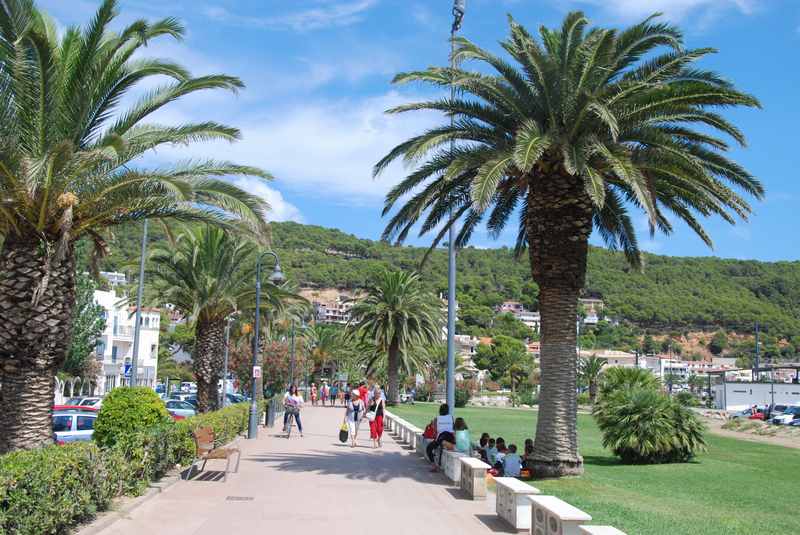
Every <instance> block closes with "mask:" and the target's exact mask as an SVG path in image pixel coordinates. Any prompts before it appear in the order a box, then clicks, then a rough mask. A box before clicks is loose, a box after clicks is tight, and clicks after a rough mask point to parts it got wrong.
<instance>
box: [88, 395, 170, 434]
mask: <svg viewBox="0 0 800 535" xmlns="http://www.w3.org/2000/svg"><path fill="white" fill-rule="evenodd" d="M169 421H170V416H169V413H168V412H167V408H166V406H165V405H164V402H163V401H161V399H159V397H158V395H157V394H156V393H155V392H153V390H152V389H150V388H147V387H144V386H140V387H121V388H115V389H114V390H112V391H111V392H110V393H109V394H108V395H107V396H106V397H105V399H104V400H103V406H102V407H101V408H100V412H99V413H98V414H97V421H96V422H95V424H94V435H93V438H94V441H95V442H96V443H97V444H98V445H100V446H103V447H109V446H113V445H114V444H116V442H117V440H119V439H120V438H123V437H130V436H131V435H134V434H135V433H137V432H140V431H145V430H147V429H151V428H153V427H156V426H159V425H163V424H165V423H167V422H169Z"/></svg>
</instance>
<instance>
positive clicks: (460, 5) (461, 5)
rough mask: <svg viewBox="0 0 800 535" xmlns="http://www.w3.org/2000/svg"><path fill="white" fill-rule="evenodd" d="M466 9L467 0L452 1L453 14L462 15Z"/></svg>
mask: <svg viewBox="0 0 800 535" xmlns="http://www.w3.org/2000/svg"><path fill="white" fill-rule="evenodd" d="M466 11H467V0H454V2H453V15H455V16H457V17H463V16H464V13H466Z"/></svg>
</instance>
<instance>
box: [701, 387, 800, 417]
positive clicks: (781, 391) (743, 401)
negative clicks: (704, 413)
mask: <svg viewBox="0 0 800 535" xmlns="http://www.w3.org/2000/svg"><path fill="white" fill-rule="evenodd" d="M773 388H774V389H775V394H774V400H775V403H776V404H800V385H796V384H786V383H775V384H774V385H773V384H770V383H725V384H724V385H723V384H719V385H714V386H713V387H712V389H713V391H714V404H715V406H716V408H718V409H722V410H729V411H731V410H741V409H744V408H747V407H750V406H752V405H769V404H771V403H772V402H773V394H772V389H773Z"/></svg>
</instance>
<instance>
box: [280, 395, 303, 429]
mask: <svg viewBox="0 0 800 535" xmlns="http://www.w3.org/2000/svg"><path fill="white" fill-rule="evenodd" d="M302 406H303V396H301V395H300V392H299V391H298V390H297V387H296V386H294V385H292V387H291V389H289V395H288V396H286V397H285V398H284V400H283V408H284V410H285V411H286V416H287V418H286V424H285V428H286V430H287V432H288V430H289V427H290V426H291V425H292V418H294V421H295V422H297V429H298V431H300V436H301V437H302V436H303V423H302V422H301V421H300V408H301V407H302Z"/></svg>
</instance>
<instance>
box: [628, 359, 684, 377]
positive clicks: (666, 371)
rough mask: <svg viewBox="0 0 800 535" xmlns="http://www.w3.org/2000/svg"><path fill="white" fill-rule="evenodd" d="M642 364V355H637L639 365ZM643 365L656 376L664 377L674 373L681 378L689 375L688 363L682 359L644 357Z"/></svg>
mask: <svg viewBox="0 0 800 535" xmlns="http://www.w3.org/2000/svg"><path fill="white" fill-rule="evenodd" d="M641 364H642V357H639V366H641ZM644 366H645V368H647V369H648V370H650V371H651V372H653V374H654V375H655V376H656V377H660V378H662V379H663V378H664V377H666V376H667V375H674V376H677V377H679V378H680V379H681V380H685V379H687V378H688V377H689V363H688V362H686V361H684V360H677V359H670V358H662V357H657V356H656V357H644Z"/></svg>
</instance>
